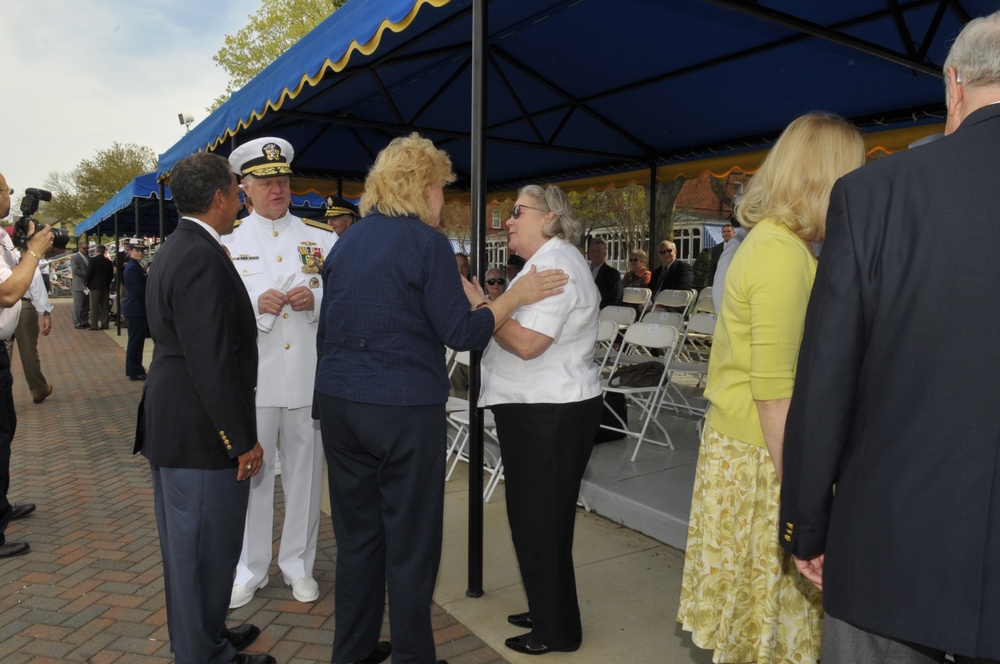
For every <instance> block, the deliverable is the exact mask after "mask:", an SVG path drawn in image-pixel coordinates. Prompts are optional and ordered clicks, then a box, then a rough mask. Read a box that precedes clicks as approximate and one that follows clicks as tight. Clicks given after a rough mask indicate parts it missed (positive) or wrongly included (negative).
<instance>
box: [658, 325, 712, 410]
mask: <svg viewBox="0 0 1000 664" xmlns="http://www.w3.org/2000/svg"><path fill="white" fill-rule="evenodd" d="M716 319H717V317H716V315H715V314H710V313H706V312H701V313H696V314H694V315H693V316H691V320H689V321H688V324H687V328H686V329H685V330H684V336H683V337H682V338H681V341H680V343H679V344H678V345H677V347H678V349H679V350H678V352H677V353H676V355H675V356H674V359H673V360H672V361H671V362H670V364H669V371H670V374H671V378H672V377H673V375H674V374H685V375H688V376H694V377H695V379H696V380H697V381H698V386H699V387H704V386H705V376H706V375H708V351H707V350H702V348H705V349H708V348H710V347H709V346H708V343H710V342H711V339H712V336H713V335H714V334H715V323H716ZM692 347H694V348H696V349H697V350H695V351H690V350H689V351H688V352H687V353H685V354H683V355H682V352H683V349H685V348H692ZM669 389H670V391H671V392H672V393H673V394H675V395H677V397H678V399H679V401H678V400H675V399H673V398H671V399H670V400H669V401H668V400H667V397H666V396H665V397H664V403H665V404H669V405H671V406H673V407H674V408H684V409H685V410H687V411H688V412H689V413H691V414H692V415H704V414H705V411H707V410H708V403H707V402H705V404H704V405H703V406H695V405H693V404H692V403H691V402H690V401H689V400H688V398H687V397H686V396H684V394H683V393H682V392H681V391H680V389H678V387H677V385H676V383H674V382H673V380H671V381H670V386H669Z"/></svg>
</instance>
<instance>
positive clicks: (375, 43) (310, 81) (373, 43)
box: [208, 0, 451, 150]
mask: <svg viewBox="0 0 1000 664" xmlns="http://www.w3.org/2000/svg"><path fill="white" fill-rule="evenodd" d="M450 2H451V0H414V3H413V7H412V8H411V9H410V11H409V13H408V14H407V15H406V16H405V17H404V18H403V20H401V21H399V22H398V23H393V22H391V21H390V20H389V19H387V18H385V19H382V22H381V23H380V24H379V27H378V29H377V30H376V31H375V34H374V35H373V36H372V38H371V39H369V40H368V41H367V42H365V43H364V44H359V43H358V42H357V41H356V40H355V41H351V43H350V45H349V46H348V47H347V50H346V51H345V52H344V54H343V55H342V56H341V57H340V59H338V60H337V61H336V62H331V61H330V59H329V58H327V59H326V60H324V61H323V64H322V65H321V66H320V68H319V70H318V71H317V72H316V73H315V74H314V75H312V76H309V74H308V73H305V74H303V75H302V78H301V79H300V80H299V84H298V85H297V86H295V89H294V90H291V89H289V88H285V89H284V90H282V91H281V94H280V95H279V96H278V101H272V100H270V99H268V100H267V103H266V104H264V108H263V109H262V110H261V111H254V112H253V113H251V115H250V117H249V118H246V119H242V120H240V121H239V123H238V124H237V125H236V127H235V128H232V127H228V128H226V131H225V132H223V134H222V135H221V136H218V137H217V138H216V139H215V141H214V142H213V143H211V144H210V145H209V146H208V150H214V149H215V148H217V147H218V146H219V145H220V144H221V143H223V142H224V141H227V140H229V139H230V138H232V137H233V136H235V135H236V134H237V132H239V131H240V130H241V129H246V128H247V127H249V126H250V124H251V123H252V122H254V121H256V120H260V119H261V118H263V117H264V116H265V115H266V114H267V113H268V112H270V111H277V110H279V109H280V108H281V107H282V105H283V104H284V103H285V101H286V100H289V99H295V98H296V97H297V96H298V95H299V93H300V92H302V90H303V88H305V86H306V85H309V86H315V85H316V84H317V83H319V82H320V81H321V80H323V77H324V76H325V75H326V73H327V72H328V71H333V72H339V71H343V70H344V68H346V67H347V63H348V62H350V60H351V56H353V55H354V53H356V52H357V53H360V54H362V55H371V54H372V53H374V52H375V51H376V50H378V47H379V44H381V43H382V34H383V33H385V31H386V30H391V31H392V32H395V33H399V32H402V31H403V30H406V28H408V27H410V24H411V23H413V19H415V18H416V17H417V14H419V13H420V10H421V9H422V8H423V7H424V5H431V6H432V7H444V6H445V5H447V4H448V3H450Z"/></svg>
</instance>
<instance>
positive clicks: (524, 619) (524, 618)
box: [507, 611, 534, 629]
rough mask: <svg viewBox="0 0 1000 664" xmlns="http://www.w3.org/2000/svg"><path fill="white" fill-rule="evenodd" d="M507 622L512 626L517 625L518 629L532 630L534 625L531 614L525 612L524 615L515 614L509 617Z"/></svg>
mask: <svg viewBox="0 0 1000 664" xmlns="http://www.w3.org/2000/svg"><path fill="white" fill-rule="evenodd" d="M507 622H509V623H510V624H511V625H517V626H518V627H524V628H525V629H531V628H532V627H533V626H534V625H532V623H531V614H530V613H528V612H527V611H525V612H524V613H514V614H512V615H509V616H507Z"/></svg>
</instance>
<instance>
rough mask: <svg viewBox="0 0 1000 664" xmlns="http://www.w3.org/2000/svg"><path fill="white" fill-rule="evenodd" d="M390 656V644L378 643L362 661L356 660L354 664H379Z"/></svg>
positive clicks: (386, 642)
mask: <svg viewBox="0 0 1000 664" xmlns="http://www.w3.org/2000/svg"><path fill="white" fill-rule="evenodd" d="M391 654H392V644H391V643H389V642H388V641H379V642H378V643H376V644H375V650H372V654H370V655H368V656H367V657H365V658H364V659H361V660H358V661H357V662H356V664H379V662H384V661H385V660H387V659H389V655H391Z"/></svg>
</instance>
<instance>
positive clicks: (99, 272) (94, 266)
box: [84, 254, 115, 291]
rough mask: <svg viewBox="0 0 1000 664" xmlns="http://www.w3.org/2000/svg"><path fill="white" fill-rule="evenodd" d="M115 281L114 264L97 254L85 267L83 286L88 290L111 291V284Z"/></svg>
mask: <svg viewBox="0 0 1000 664" xmlns="http://www.w3.org/2000/svg"><path fill="white" fill-rule="evenodd" d="M114 280H115V264H114V263H112V262H111V261H110V260H109V259H108V257H107V256H102V255H101V254H97V255H96V256H94V257H93V258H91V259H90V263H89V264H88V265H87V276H86V277H85V278H84V284H85V285H86V286H87V288H89V289H90V290H96V291H106V290H111V282H113V281H114Z"/></svg>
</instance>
